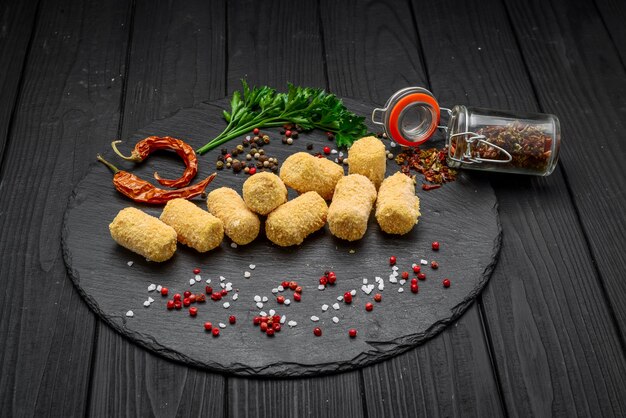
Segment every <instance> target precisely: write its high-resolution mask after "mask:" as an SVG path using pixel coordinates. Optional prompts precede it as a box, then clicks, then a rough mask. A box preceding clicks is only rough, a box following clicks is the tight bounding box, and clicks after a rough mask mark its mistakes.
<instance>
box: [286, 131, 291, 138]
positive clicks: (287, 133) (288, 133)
mask: <svg viewBox="0 0 626 418" xmlns="http://www.w3.org/2000/svg"><path fill="white" fill-rule="evenodd" d="M285 136H286V137H287V138H289V137H290V136H291V131H290V130H289V129H287V130H286V131H285Z"/></svg>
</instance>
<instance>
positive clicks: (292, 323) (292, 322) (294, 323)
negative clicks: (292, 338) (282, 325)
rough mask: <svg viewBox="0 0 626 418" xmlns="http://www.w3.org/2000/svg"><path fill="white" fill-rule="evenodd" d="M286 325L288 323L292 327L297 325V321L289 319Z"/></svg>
mask: <svg viewBox="0 0 626 418" xmlns="http://www.w3.org/2000/svg"><path fill="white" fill-rule="evenodd" d="M287 325H289V326H290V327H291V328H293V327H295V326H296V325H298V323H297V322H296V321H289V322H287Z"/></svg>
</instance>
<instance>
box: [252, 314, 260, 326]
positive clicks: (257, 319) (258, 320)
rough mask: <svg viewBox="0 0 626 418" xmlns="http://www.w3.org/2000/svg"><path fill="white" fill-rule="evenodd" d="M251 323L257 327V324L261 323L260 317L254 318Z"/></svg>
mask: <svg viewBox="0 0 626 418" xmlns="http://www.w3.org/2000/svg"><path fill="white" fill-rule="evenodd" d="M252 323H253V324H254V325H259V324H260V323H261V317H260V316H255V317H254V318H253V319H252Z"/></svg>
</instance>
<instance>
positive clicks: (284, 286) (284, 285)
mask: <svg viewBox="0 0 626 418" xmlns="http://www.w3.org/2000/svg"><path fill="white" fill-rule="evenodd" d="M280 285H281V286H282V287H283V288H284V289H288V288H289V282H288V281H287V280H285V281H284V282H282V283H281V284H280Z"/></svg>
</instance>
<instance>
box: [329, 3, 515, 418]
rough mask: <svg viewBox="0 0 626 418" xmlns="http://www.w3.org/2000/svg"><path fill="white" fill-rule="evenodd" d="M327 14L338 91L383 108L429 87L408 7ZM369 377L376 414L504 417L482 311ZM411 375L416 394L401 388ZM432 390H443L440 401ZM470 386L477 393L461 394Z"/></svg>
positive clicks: (369, 6) (349, 8)
mask: <svg viewBox="0 0 626 418" xmlns="http://www.w3.org/2000/svg"><path fill="white" fill-rule="evenodd" d="M321 16H322V22H323V24H324V39H325V41H326V53H327V55H328V58H327V62H328V74H329V85H330V86H331V90H332V91H333V92H335V93H337V94H341V95H351V96H356V97H367V98H371V99H372V101H373V102H374V103H377V104H384V103H385V101H386V100H387V98H388V97H389V96H390V95H391V94H392V93H394V92H395V91H396V90H398V89H400V88H403V87H406V86H415V85H422V86H424V85H426V86H427V85H428V75H427V73H426V70H425V68H424V66H423V63H422V60H421V57H420V54H421V46H420V44H419V42H418V36H417V33H416V31H415V27H414V25H413V21H412V18H411V8H410V7H409V5H408V4H403V5H402V4H398V3H394V4H393V7H392V5H391V4H389V3H387V2H382V1H369V2H367V3H362V2H346V3H344V4H343V5H342V7H341V8H336V7H334V4H333V3H332V2H325V1H324V2H322V9H321ZM349 22H352V23H349ZM391 22H393V24H392V23H391ZM450 341H454V344H451V343H450ZM431 372H432V373H434V375H432V374H431ZM363 377H364V380H365V382H367V383H366V390H365V393H366V404H367V411H368V414H371V415H373V416H392V415H394V416H403V415H409V416H412V415H417V414H425V415H427V416H428V415H432V414H438V413H441V414H442V415H448V414H456V415H461V414H463V413H464V411H467V412H469V411H474V412H475V413H476V414H484V413H487V412H488V415H494V416H500V415H502V414H503V413H504V411H503V410H502V409H501V405H500V399H499V395H498V389H497V386H496V381H495V379H494V375H493V370H492V366H491V363H490V359H489V351H488V347H487V344H486V342H485V339H484V336H483V329H482V325H481V322H480V319H479V317H478V310H477V309H475V308H470V309H469V310H468V311H467V312H466V314H465V315H464V316H463V317H462V318H461V319H460V320H459V321H458V322H457V324H456V325H455V326H452V327H448V328H446V329H445V330H444V331H443V332H442V333H441V334H440V335H439V336H438V337H436V338H434V339H432V340H430V341H429V342H428V343H427V344H425V345H423V346H420V347H418V348H416V349H414V350H411V351H410V352H408V353H407V354H404V355H402V356H400V357H397V358H394V359H392V360H389V361H387V362H384V363H380V364H377V365H374V366H371V367H368V368H366V369H364V370H363ZM405 377H406V378H407V380H408V381H407V383H406V384H408V385H411V387H412V390H410V391H407V390H399V388H398V385H397V383H394V382H398V381H400V379H404V378H405ZM425 379H426V380H425ZM394 385H395V386H394ZM402 386H404V385H402ZM433 387H436V388H437V390H441V391H442V393H439V395H440V396H438V397H437V403H436V404H433V397H432V395H435V392H433ZM464 387H472V388H473V389H474V390H472V391H463V393H460V392H455V391H456V390H457V389H458V390H461V389H462V388H464ZM446 388H447V391H448V392H449V393H443V392H445V391H446ZM400 397H402V399H400Z"/></svg>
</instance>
